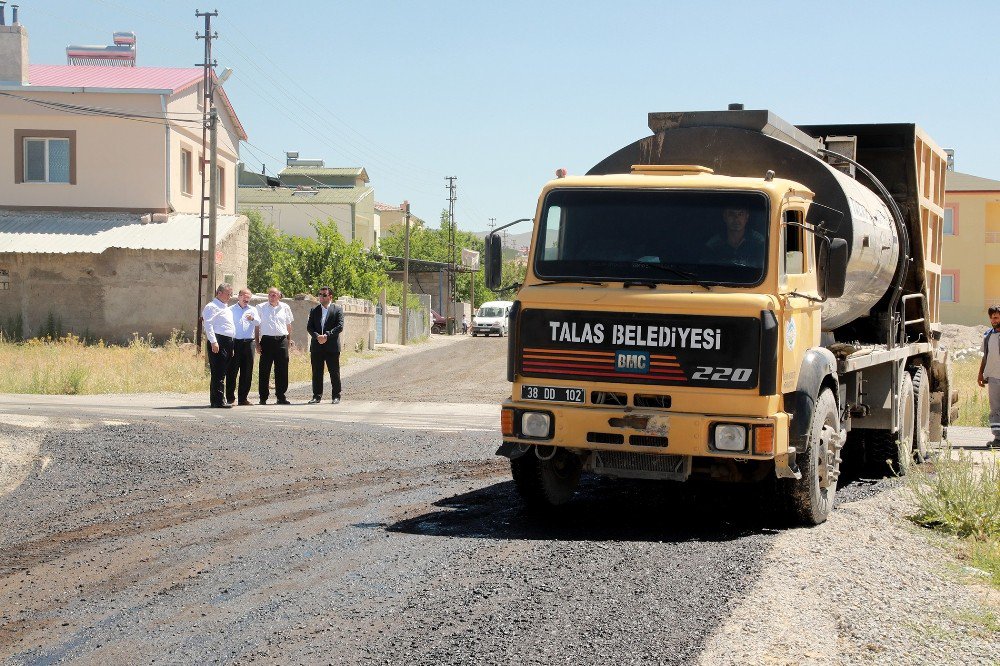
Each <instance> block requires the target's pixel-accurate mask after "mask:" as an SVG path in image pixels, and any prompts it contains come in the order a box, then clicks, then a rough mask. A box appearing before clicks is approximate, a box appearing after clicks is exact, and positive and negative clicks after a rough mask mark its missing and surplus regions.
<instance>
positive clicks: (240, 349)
mask: <svg viewBox="0 0 1000 666" xmlns="http://www.w3.org/2000/svg"><path fill="white" fill-rule="evenodd" d="M251 296H253V294H252V293H250V290H249V289H245V288H244V289H240V293H239V296H237V300H236V303H235V304H233V305H230V306H229V309H230V310H232V311H233V323H234V324H235V325H236V336H235V338H236V339H235V341H234V347H233V360H232V361H230V363H229V371H228V372H226V400H228V401H229V404H233V403H236V404H237V405H241V406H243V405H249V404H250V400H248V399H247V398H248V397H249V395H250V382H252V381H253V356H254V353H253V352H254V347H255V341H256V339H257V327H258V326H259V325H260V315H258V314H257V308H255V307H254V306H252V305H250V297H251ZM237 375H239V381H240V383H239V393H238V395H239V402H237V401H236V398H237V391H236V376H237Z"/></svg>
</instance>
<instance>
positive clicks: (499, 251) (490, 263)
mask: <svg viewBox="0 0 1000 666" xmlns="http://www.w3.org/2000/svg"><path fill="white" fill-rule="evenodd" d="M485 245H486V247H485V255H486V256H485V257H484V263H483V273H484V277H485V278H486V288H487V289H489V290H490V291H496V290H497V289H499V288H500V279H501V272H502V271H503V264H502V259H503V246H502V244H501V242H500V236H498V235H497V234H489V235H488V236H487V237H486V240H485Z"/></svg>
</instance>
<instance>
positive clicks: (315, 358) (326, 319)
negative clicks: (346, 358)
mask: <svg viewBox="0 0 1000 666" xmlns="http://www.w3.org/2000/svg"><path fill="white" fill-rule="evenodd" d="M317 296H319V305H317V306H316V307H314V308H313V309H312V310H310V311H309V323H308V324H306V330H307V331H308V332H309V336H310V337H311V338H312V342H311V343H310V345H309V359H310V360H311V361H312V388H313V397H312V400H310V401H309V404H310V405H316V404H319V402H320V401H322V399H323V366H324V365H325V366H326V369H327V371H329V373H330V386H331V388H332V394H333V404H335V405H336V404H338V403H339V402H340V332H341V331H343V330H344V311H343V309H341V308H340V306H339V305H337V304H336V303H334V302H333V290H332V289H330V287H323V288H322V289H320V290H319V293H318V294H317Z"/></svg>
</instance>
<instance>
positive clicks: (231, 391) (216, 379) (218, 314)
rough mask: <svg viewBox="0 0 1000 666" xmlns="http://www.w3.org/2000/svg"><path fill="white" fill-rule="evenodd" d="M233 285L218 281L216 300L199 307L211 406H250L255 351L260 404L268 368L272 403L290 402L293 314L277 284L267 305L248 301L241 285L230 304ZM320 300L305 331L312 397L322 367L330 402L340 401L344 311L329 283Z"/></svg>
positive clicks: (319, 391)
mask: <svg viewBox="0 0 1000 666" xmlns="http://www.w3.org/2000/svg"><path fill="white" fill-rule="evenodd" d="M232 295H233V288H232V286H230V285H228V284H220V285H219V286H218V288H216V290H215V298H214V299H212V301H211V302H210V303H208V304H207V305H206V306H205V308H204V309H203V310H202V320H203V322H204V326H205V337H206V338H207V340H208V363H209V370H210V373H211V379H210V384H209V402H210V403H211V406H212V407H218V408H230V407H232V406H233V405H234V404H235V405H252V404H253V403H251V402H250V400H249V397H250V388H251V384H252V383H253V365H254V355H255V352H256V354H259V355H260V364H259V367H258V373H257V394H258V397H259V399H260V402H259V404H261V405H266V404H267V401H268V399H269V398H270V382H271V370H272V368H273V369H274V393H275V396H276V397H277V404H279V405H290V404H292V403H291V402H290V401H289V400H288V398H287V397H286V395H285V394H286V392H287V391H288V349H289V345H290V344H291V335H292V322H293V321H294V320H295V317H294V316H293V315H292V309H291V308H290V307H289V306H288V304H287V303H283V302H282V301H281V292H280V291H279V290H278V289H277V287H271V288H270V289H268V290H267V303H262V304H261V305H259V306H255V305H250V298H251V297H252V296H253V294H252V293H251V292H250V290H249V289H240V291H239V295H238V297H237V300H236V303H234V304H233V305H229V299H230V298H231V297H232ZM318 296H319V301H320V304H319V305H317V306H316V307H315V308H313V309H312V310H311V311H310V312H309V322H308V324H307V326H306V330H307V331H308V332H309V335H310V336H311V338H312V341H311V344H310V346H309V353H310V357H311V358H310V360H311V361H312V384H313V399H312V400H310V401H309V404H317V403H319V402H320V401H321V399H322V397H323V369H324V366H325V367H326V368H327V370H328V371H329V374H330V384H331V388H332V390H333V391H332V398H333V403H334V404H337V403H339V402H340V390H341V386H340V332H341V331H343V330H344V311H343V310H342V309H341V308H340V307H339V306H338V305H336V304H335V303H332V300H333V291H332V290H331V289H330V288H329V287H323V288H322V289H320V290H319V294H318Z"/></svg>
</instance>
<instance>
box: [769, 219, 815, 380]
mask: <svg viewBox="0 0 1000 666" xmlns="http://www.w3.org/2000/svg"><path fill="white" fill-rule="evenodd" d="M804 219H805V214H804V211H802V210H798V209H789V210H786V211H784V213H783V214H782V223H781V234H780V236H779V245H778V252H779V255H780V256H779V257H778V270H779V274H778V293H779V294H782V300H783V302H784V312H783V315H782V321H781V331H780V339H781V392H782V393H788V392H790V391H794V390H795V386H796V384H797V382H798V377H799V366H800V364H801V362H802V358H803V356H804V355H805V352H806V350H808V349H809V348H810V347H814V346H816V345H817V344H819V339H820V304H819V303H818V302H816V301H812V300H810V299H809V298H806V297H807V296H808V297H812V298H818V292H817V289H816V264H815V251H814V244H813V243H807V242H806V238H807V234H806V230H805V228H804V227H803V226H802V224H803V220H804ZM797 294H802V295H801V296H800V295H797Z"/></svg>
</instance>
